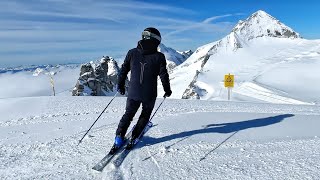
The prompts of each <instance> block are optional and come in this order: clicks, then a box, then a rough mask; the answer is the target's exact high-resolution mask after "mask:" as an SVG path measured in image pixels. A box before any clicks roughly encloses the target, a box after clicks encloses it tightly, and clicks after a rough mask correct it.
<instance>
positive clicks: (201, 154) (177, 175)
mask: <svg viewBox="0 0 320 180" xmlns="http://www.w3.org/2000/svg"><path fill="white" fill-rule="evenodd" d="M110 99H111V98H110V97H32V98H11V99H2V100H0V114H1V116H0V179H10V180H11V179H139V180H141V179H163V180H167V179H319V177H320V138H319V135H320V131H319V127H320V108H319V106H315V105H287V104H281V105H280V104H263V103H245V102H226V101H201V100H172V99H168V100H166V101H165V102H164V104H163V107H162V108H160V110H159V111H158V114H157V115H156V116H155V117H154V121H153V122H154V124H155V127H153V128H151V129H150V130H149V131H148V133H147V134H146V136H145V137H144V139H143V142H141V143H140V144H139V145H138V146H137V148H136V149H135V150H133V151H132V152H131V153H130V154H129V155H128V156H127V158H126V159H125V161H124V162H123V164H122V165H121V167H120V168H119V169H116V168H114V167H112V166H110V165H109V166H107V167H106V168H105V170H104V171H103V172H102V173H98V172H95V171H94V170H92V169H91V168H92V167H93V166H94V165H95V164H96V163H97V162H98V161H99V160H100V159H101V158H102V157H103V156H104V155H105V154H106V153H107V151H108V150H109V148H110V147H111V145H112V143H113V138H114V132H115V129H116V127H117V123H118V121H119V119H120V117H121V115H122V113H123V112H124V107H125V101H126V99H125V98H123V97H118V98H116V99H115V101H114V102H113V103H112V104H111V106H110V108H109V109H108V110H107V112H106V113H105V114H103V116H102V117H101V119H100V120H99V121H98V123H97V124H96V125H95V127H94V129H93V130H92V132H91V133H89V136H87V137H86V138H85V139H84V140H83V143H82V144H81V145H80V146H77V143H78V140H79V139H80V138H81V137H82V135H83V134H84V133H85V131H86V130H87V129H88V128H89V127H90V125H91V124H92V123H93V122H94V120H95V119H96V118H97V116H98V115H99V113H100V112H101V110H103V108H104V107H105V105H106V104H107V103H108V102H109V101H110ZM160 101H161V99H158V100H157V103H156V106H157V104H158V103H160ZM136 117H138V116H136ZM136 120H137V118H135V119H134V122H136Z"/></svg>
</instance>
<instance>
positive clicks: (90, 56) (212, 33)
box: [0, 0, 320, 67]
mask: <svg viewBox="0 0 320 180" xmlns="http://www.w3.org/2000/svg"><path fill="white" fill-rule="evenodd" d="M0 7H1V9H0V67H6V66H19V65H28V64H57V63H72V62H88V61H90V60H94V59H97V58H100V57H102V56H103V55H109V56H113V57H115V58H116V59H117V60H119V61H121V59H122V58H123V57H124V56H125V54H126V52H127V50H129V49H131V48H133V47H135V46H136V43H137V41H138V40H139V39H140V33H141V31H142V30H143V29H144V28H146V27H149V26H154V27H156V28H158V29H159V30H160V32H161V34H162V37H163V43H164V44H165V45H167V46H169V47H172V48H174V49H177V50H188V49H192V50H195V49H196V48H197V47H199V46H201V45H204V44H206V43H209V42H213V41H215V40H218V39H220V38H222V37H224V36H225V35H227V34H228V33H229V32H230V31H231V29H232V28H233V26H234V25H236V23H237V22H238V21H239V20H241V19H246V18H247V17H248V16H250V15H251V14H252V13H254V12H255V11H257V10H260V9H261V10H264V11H266V12H267V13H269V14H271V15H272V16H274V17H276V18H277V19H279V20H280V21H281V22H283V23H284V24H286V25H288V26H289V27H291V28H293V29H294V30H295V31H297V32H298V33H300V34H301V35H302V36H303V37H304V38H307V39H320V24H319V22H320V21H319V19H318V18H319V17H320V11H319V10H320V8H319V7H320V2H319V1H316V0H308V1H300V0H295V1H290V0H284V1H276V0H259V1H258V0H257V1H253V0H241V1H240V0H197V1H193V0H188V1H185V0H175V1H172V0H161V1H154V0H153V1H151V0H149V1H142V0H140V1H133V0H121V1H117V0H115V1H110V0H77V1H74V0H28V1H26V0H1V1H0Z"/></svg>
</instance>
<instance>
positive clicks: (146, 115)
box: [116, 98, 156, 138]
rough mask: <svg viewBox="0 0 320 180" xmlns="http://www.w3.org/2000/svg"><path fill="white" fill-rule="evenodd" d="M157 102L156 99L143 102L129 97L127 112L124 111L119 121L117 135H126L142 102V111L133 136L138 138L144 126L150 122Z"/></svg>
mask: <svg viewBox="0 0 320 180" xmlns="http://www.w3.org/2000/svg"><path fill="white" fill-rule="evenodd" d="M155 102H156V100H155V99H154V100H151V101H148V102H142V101H136V100H133V99H130V98H127V104H126V112H125V113H124V115H123V116H122V118H121V120H120V122H119V125H118V129H117V131H116V135H120V136H122V137H124V136H125V134H126V132H127V130H128V128H129V126H130V123H131V121H132V119H133V117H134V115H135V114H136V112H137V111H138V109H139V107H140V105H141V104H142V111H141V114H140V117H139V120H138V122H137V124H136V126H135V128H134V130H133V132H132V137H133V138H138V136H139V135H140V133H141V132H142V131H143V129H144V127H145V126H146V125H147V123H148V122H149V119H150V116H151V113H152V110H153V107H154V104H155Z"/></svg>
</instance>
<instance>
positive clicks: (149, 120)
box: [149, 96, 166, 121]
mask: <svg viewBox="0 0 320 180" xmlns="http://www.w3.org/2000/svg"><path fill="white" fill-rule="evenodd" d="M164 100H166V96H165V97H164V98H163V100H162V102H161V103H160V105H159V106H158V108H157V109H156V111H155V112H154V113H153V115H152V117H151V118H150V120H149V121H151V119H152V118H153V116H154V115H156V113H157V111H158V109H159V108H160V107H161V105H162V104H163V102H164Z"/></svg>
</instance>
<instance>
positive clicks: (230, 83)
mask: <svg viewBox="0 0 320 180" xmlns="http://www.w3.org/2000/svg"><path fill="white" fill-rule="evenodd" d="M224 87H226V88H228V100H230V93H231V88H233V87H234V75H233V74H230V73H229V74H226V75H224Z"/></svg>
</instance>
